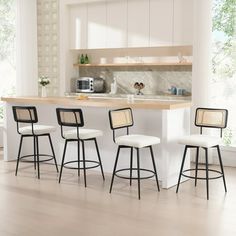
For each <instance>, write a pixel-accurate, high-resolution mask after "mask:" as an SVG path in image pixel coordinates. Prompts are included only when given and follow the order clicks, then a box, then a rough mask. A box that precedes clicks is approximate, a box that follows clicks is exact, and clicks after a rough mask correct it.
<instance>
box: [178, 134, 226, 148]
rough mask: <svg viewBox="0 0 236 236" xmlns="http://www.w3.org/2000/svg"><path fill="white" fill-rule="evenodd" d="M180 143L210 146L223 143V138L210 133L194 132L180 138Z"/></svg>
mask: <svg viewBox="0 0 236 236" xmlns="http://www.w3.org/2000/svg"><path fill="white" fill-rule="evenodd" d="M179 143H180V144H184V145H189V146H196V147H204V148H209V147H213V146H216V145H220V144H221V143H222V139H221V138H220V137H214V136H210V135H201V134H194V135H188V136H184V137H182V138H181V139H179Z"/></svg>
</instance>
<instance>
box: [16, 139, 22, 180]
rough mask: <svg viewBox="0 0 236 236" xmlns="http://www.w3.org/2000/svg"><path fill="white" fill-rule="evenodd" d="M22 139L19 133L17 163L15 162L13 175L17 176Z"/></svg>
mask: <svg viewBox="0 0 236 236" xmlns="http://www.w3.org/2000/svg"><path fill="white" fill-rule="evenodd" d="M22 141H23V136H22V135H21V137H20V146H19V150H18V156H17V163H16V172H15V176H17V172H18V167H19V162H20V153H21V147H22Z"/></svg>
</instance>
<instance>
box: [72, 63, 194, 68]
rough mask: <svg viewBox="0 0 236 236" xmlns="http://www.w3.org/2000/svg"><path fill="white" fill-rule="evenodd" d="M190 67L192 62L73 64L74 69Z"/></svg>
mask: <svg viewBox="0 0 236 236" xmlns="http://www.w3.org/2000/svg"><path fill="white" fill-rule="evenodd" d="M122 66H127V67H129V66H130V67H135V66H192V62H181V63H179V62H157V63H108V64H74V67H122Z"/></svg>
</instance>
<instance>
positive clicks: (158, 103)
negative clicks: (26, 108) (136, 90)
mask: <svg viewBox="0 0 236 236" xmlns="http://www.w3.org/2000/svg"><path fill="white" fill-rule="evenodd" d="M1 101H5V102H7V103H13V104H22V105H37V104H54V105H58V106H81V107H107V108H121V107H131V108H141V109H160V110H171V109H179V108H187V107H191V106H192V102H191V101H183V100H180V101H178V100H175V101H173V100H164V99H163V100H159V99H155V100H154V99H145V100H134V102H127V99H126V98H89V99H87V100H78V99H76V97H45V98H42V97H32V96H30V97H2V98H1Z"/></svg>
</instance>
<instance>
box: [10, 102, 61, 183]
mask: <svg viewBox="0 0 236 236" xmlns="http://www.w3.org/2000/svg"><path fill="white" fill-rule="evenodd" d="M12 110H13V116H14V120H15V121H16V124H17V132H18V134H20V136H21V138H20V146H19V150H18V156H17V164H16V171H15V175H16V176H17V172H18V167H19V162H20V160H21V161H22V162H30V163H34V169H35V170H36V169H38V179H40V169H39V163H40V162H46V161H51V160H54V162H55V166H56V170H57V172H58V167H57V161H56V157H55V152H54V149H53V145H52V140H51V136H50V133H51V132H54V131H55V130H56V128H55V127H53V126H48V125H35V124H36V123H37V122H38V115H37V110H36V107H34V106H13V107H12ZM22 124H23V125H25V124H29V125H26V126H22ZM42 136H47V137H48V139H49V144H50V147H51V150H52V155H48V154H41V153H40V152H39V137H42ZM26 137H32V138H33V141H34V144H33V148H34V154H33V155H24V156H21V148H22V143H23V140H24V138H26ZM41 156H43V157H50V158H48V159H44V160H40V159H39V157H41ZM28 157H34V160H33V161H31V160H24V158H28Z"/></svg>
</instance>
